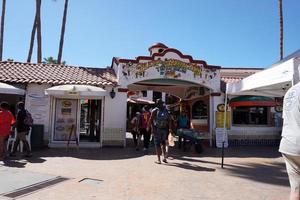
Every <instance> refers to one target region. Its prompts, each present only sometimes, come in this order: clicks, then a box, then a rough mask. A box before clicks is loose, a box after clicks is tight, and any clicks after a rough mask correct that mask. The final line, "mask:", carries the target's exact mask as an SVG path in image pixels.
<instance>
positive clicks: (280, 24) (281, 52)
mask: <svg viewBox="0 0 300 200" xmlns="http://www.w3.org/2000/svg"><path fill="white" fill-rule="evenodd" d="M279 29H280V30H279V31H280V60H282V59H283V15H282V0H279Z"/></svg>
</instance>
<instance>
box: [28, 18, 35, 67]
mask: <svg viewBox="0 0 300 200" xmlns="http://www.w3.org/2000/svg"><path fill="white" fill-rule="evenodd" d="M35 32H36V14H35V17H34V21H33V26H32V30H31V38H30V45H29V52H28V57H27V62H28V63H30V62H31V57H32V51H33V45H34V38H35Z"/></svg>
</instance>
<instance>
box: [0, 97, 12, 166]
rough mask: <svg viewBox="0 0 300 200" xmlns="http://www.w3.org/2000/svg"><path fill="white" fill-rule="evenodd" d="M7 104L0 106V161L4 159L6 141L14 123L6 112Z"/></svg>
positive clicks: (7, 111) (3, 103)
mask: <svg viewBox="0 0 300 200" xmlns="http://www.w3.org/2000/svg"><path fill="white" fill-rule="evenodd" d="M8 109H9V105H8V103H7V102H2V103H1V104H0V159H1V160H3V159H5V158H6V140H7V138H8V136H9V134H10V133H11V126H13V125H14V123H15V118H14V116H13V115H12V114H11V112H10V111H9V110H8Z"/></svg>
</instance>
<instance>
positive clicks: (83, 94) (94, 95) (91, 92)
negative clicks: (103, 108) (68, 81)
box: [45, 85, 107, 99]
mask: <svg viewBox="0 0 300 200" xmlns="http://www.w3.org/2000/svg"><path fill="white" fill-rule="evenodd" d="M45 94H46V95H51V96H55V97H63V98H71V99H85V98H89V99H100V98H102V97H104V96H106V95H107V92H106V90H104V89H102V88H100V87H95V86H91V85H59V86H54V87H51V88H48V89H46V90H45Z"/></svg>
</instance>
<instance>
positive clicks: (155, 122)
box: [148, 99, 171, 164]
mask: <svg viewBox="0 0 300 200" xmlns="http://www.w3.org/2000/svg"><path fill="white" fill-rule="evenodd" d="M156 104H157V107H156V108H154V109H153V110H152V113H151V117H150V120H149V123H148V130H149V129H150V127H151V126H152V134H153V136H154V144H155V149H156V155H157V161H156V163H157V164H161V159H160V156H161V155H162V156H163V160H162V161H163V162H164V163H167V162H168V161H167V158H166V137H167V135H168V133H169V131H170V128H171V118H170V115H169V112H168V110H167V108H166V107H165V106H164V102H163V101H162V100H161V99H158V100H157V103H156Z"/></svg>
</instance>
